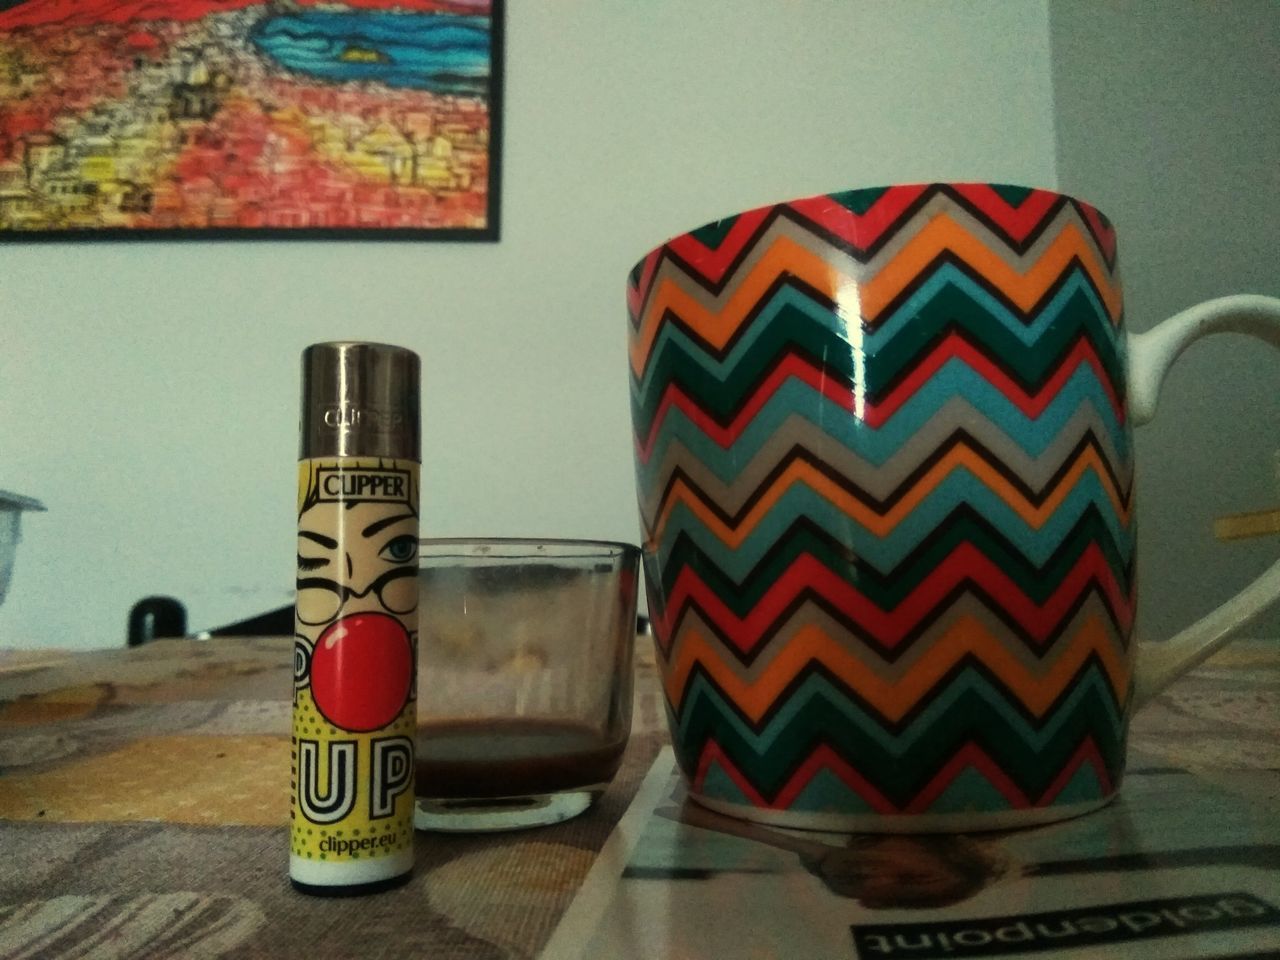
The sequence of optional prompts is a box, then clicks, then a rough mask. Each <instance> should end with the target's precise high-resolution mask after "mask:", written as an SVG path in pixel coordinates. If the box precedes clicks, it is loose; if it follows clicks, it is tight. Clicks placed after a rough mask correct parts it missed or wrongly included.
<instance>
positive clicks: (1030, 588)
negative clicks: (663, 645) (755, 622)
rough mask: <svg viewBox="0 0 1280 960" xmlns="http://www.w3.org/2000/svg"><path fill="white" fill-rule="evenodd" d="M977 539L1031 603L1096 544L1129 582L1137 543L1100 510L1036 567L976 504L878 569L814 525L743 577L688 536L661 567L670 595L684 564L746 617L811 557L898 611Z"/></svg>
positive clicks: (801, 528)
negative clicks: (1119, 537) (1118, 538)
mask: <svg viewBox="0 0 1280 960" xmlns="http://www.w3.org/2000/svg"><path fill="white" fill-rule="evenodd" d="M966 543H969V544H972V545H973V546H975V547H977V548H978V549H979V550H980V551H981V552H982V553H983V555H985V556H986V557H987V558H988V559H990V560H991V561H992V563H993V564H994V565H995V566H996V567H998V568H999V569H1000V570H1002V571H1003V572H1004V573H1005V574H1006V575H1007V576H1008V577H1009V578H1010V579H1011V580H1012V581H1013V582H1014V583H1016V584H1017V586H1018V588H1019V590H1021V591H1022V593H1023V594H1024V595H1025V596H1027V597H1029V598H1030V599H1031V600H1032V601H1033V602H1034V603H1037V604H1042V603H1044V601H1045V600H1046V599H1048V598H1049V597H1050V596H1052V595H1053V594H1054V593H1056V592H1057V590H1058V589H1059V587H1060V585H1061V583H1062V580H1063V578H1064V577H1065V576H1066V574H1067V573H1068V572H1070V571H1071V569H1072V568H1073V567H1074V566H1075V565H1076V563H1077V562H1078V561H1079V559H1080V557H1081V555H1082V554H1083V553H1084V552H1085V551H1086V550H1087V549H1088V548H1089V547H1090V546H1093V545H1096V546H1098V547H1099V549H1101V551H1102V554H1103V556H1104V558H1105V559H1106V562H1107V566H1108V568H1109V569H1110V570H1111V573H1112V575H1113V576H1114V577H1115V578H1116V581H1117V583H1118V584H1119V586H1120V589H1121V590H1122V591H1123V592H1125V593H1127V592H1128V591H1129V587H1130V575H1131V567H1130V561H1131V558H1132V544H1131V543H1129V544H1127V549H1122V548H1121V547H1120V545H1119V544H1117V543H1116V542H1115V540H1114V539H1113V538H1112V536H1111V530H1110V529H1108V527H1107V526H1106V524H1105V523H1104V522H1103V521H1102V518H1101V517H1100V515H1099V514H1098V512H1097V511H1096V510H1088V511H1086V512H1085V514H1084V515H1083V516H1082V517H1081V518H1080V519H1079V521H1078V522H1077V523H1076V525H1075V526H1074V527H1073V528H1072V529H1071V530H1070V531H1069V532H1068V533H1067V535H1066V537H1065V538H1064V539H1063V541H1062V543H1061V544H1060V545H1059V547H1058V549H1057V550H1055V551H1054V553H1053V556H1051V557H1050V558H1049V561H1048V563H1046V564H1044V565H1040V566H1037V565H1034V564H1030V563H1028V562H1027V560H1026V558H1025V557H1024V556H1023V555H1022V554H1021V552H1019V551H1018V550H1017V549H1016V548H1015V547H1013V546H1012V545H1011V544H1010V543H1009V541H1008V540H1006V539H1005V538H1004V537H1002V536H1001V535H1000V533H999V531H997V530H995V529H993V528H992V526H991V525H990V524H989V523H988V522H987V521H986V520H985V518H984V517H983V516H982V515H981V514H979V513H977V512H976V511H974V510H972V509H968V508H965V507H960V508H958V509H956V510H955V511H953V512H952V513H951V514H949V515H948V516H947V517H946V519H945V520H944V521H943V522H942V524H941V525H940V526H939V527H938V529H937V530H936V531H935V532H934V534H933V535H932V536H931V537H930V538H929V539H928V540H927V541H926V542H925V543H924V544H922V545H921V547H920V548H919V549H918V550H916V551H915V552H913V553H912V554H911V555H910V556H909V557H907V558H906V560H905V561H904V562H903V563H902V564H900V565H898V566H896V567H894V568H893V570H891V571H888V572H887V573H883V574H882V573H880V572H879V571H878V570H876V569H874V568H873V567H871V566H870V565H868V564H867V563H865V562H864V561H863V560H862V559H861V558H860V557H858V556H857V555H856V554H851V553H849V552H848V551H845V550H843V549H842V548H841V547H840V546H839V545H838V544H836V543H835V542H834V541H833V540H832V538H831V537H830V536H828V535H827V534H825V533H822V532H820V531H819V530H818V529H816V528H815V527H814V526H813V525H812V524H809V523H800V524H797V525H796V526H795V527H792V528H791V529H789V530H787V531H786V532H785V533H784V534H783V535H782V536H781V537H780V538H779V540H778V542H777V544H776V546H775V547H774V548H773V549H771V550H770V551H769V553H768V554H767V555H766V556H765V557H764V558H763V559H762V560H761V562H760V564H759V565H758V566H756V567H755V568H754V569H752V570H751V571H750V573H749V575H748V576H747V578H746V579H745V580H743V581H741V582H738V581H734V580H732V579H730V578H729V577H727V576H725V575H724V573H723V572H722V571H721V570H720V568H719V567H718V566H717V565H716V563H715V561H714V560H713V559H712V558H711V557H710V556H708V555H707V554H706V553H704V552H703V551H701V550H699V549H698V547H697V544H696V543H694V542H693V541H691V540H690V539H689V538H687V537H683V538H680V539H679V540H678V541H676V542H675V543H674V544H673V545H672V548H671V552H670V553H669V554H668V556H667V562H666V563H665V564H664V566H663V578H662V588H663V589H662V594H663V596H667V595H669V594H670V592H671V590H672V589H673V588H674V586H675V582H676V580H677V578H678V577H679V576H680V575H681V573H682V572H683V571H684V570H685V569H686V568H688V569H690V570H692V571H694V572H695V573H697V575H698V577H699V578H701V580H702V581H703V582H704V583H705V584H706V585H707V586H708V587H709V588H710V589H711V592H712V593H713V594H714V595H715V596H716V597H717V598H718V599H719V600H721V601H722V602H723V603H724V604H725V605H726V606H727V607H728V608H729V609H730V610H731V611H733V613H734V614H735V615H736V616H739V617H745V616H746V615H747V614H749V613H750V612H751V611H752V610H753V609H754V608H755V606H756V604H757V603H759V602H760V599H761V597H763V596H764V594H765V593H766V592H767V591H768V590H769V588H770V587H771V586H772V585H773V583H774V581H775V580H776V579H777V578H778V577H779V576H781V575H782V574H783V573H785V572H786V570H787V569H788V568H790V567H791V565H792V564H793V563H795V561H796V560H797V559H799V558H800V557H802V556H809V557H813V558H814V559H816V560H818V561H819V562H820V563H821V564H822V565H823V566H824V567H826V568H827V569H828V570H830V571H831V572H832V573H834V574H835V575H836V576H838V577H840V579H842V580H844V581H845V582H846V583H848V584H850V585H852V586H854V587H856V588H857V589H858V590H859V592H861V593H862V594H863V595H864V596H866V597H868V598H870V599H871V600H872V601H873V602H874V603H875V604H876V606H878V607H880V609H882V610H891V609H894V608H896V607H897V606H898V605H899V604H900V603H901V602H902V601H903V599H904V598H905V597H907V596H908V595H909V594H910V593H911V591H912V590H914V589H915V588H916V587H917V586H918V585H919V584H920V582H921V581H922V580H924V579H926V578H927V577H928V576H929V575H930V574H931V573H932V572H933V571H934V569H936V567H937V565H938V564H939V563H940V562H941V561H942V560H943V559H944V558H945V557H947V556H948V555H950V554H951V553H952V552H953V551H954V550H956V549H957V548H958V547H960V546H961V545H963V544H966Z"/></svg>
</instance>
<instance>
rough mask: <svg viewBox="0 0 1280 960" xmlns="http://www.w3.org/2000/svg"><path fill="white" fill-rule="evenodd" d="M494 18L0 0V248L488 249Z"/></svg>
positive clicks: (312, 6)
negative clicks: (455, 244) (13, 244)
mask: <svg viewBox="0 0 1280 960" xmlns="http://www.w3.org/2000/svg"><path fill="white" fill-rule="evenodd" d="M503 26H504V10H503V0H0V240H8V241H15V240H18V241H31V240H64V239H94V238H103V239H106V238H125V239H148V238H166V239H172V238H175V237H184V238H197V239H198V238H204V237H209V238H244V239H256V238H290V239H292V238H328V237H333V238H344V239H350V238H369V239H429V240H481V241H494V240H497V239H498V210H499V176H498V174H499V160H500V147H501V136H500V133H501V119H502V112H501V111H502V66H503Z"/></svg>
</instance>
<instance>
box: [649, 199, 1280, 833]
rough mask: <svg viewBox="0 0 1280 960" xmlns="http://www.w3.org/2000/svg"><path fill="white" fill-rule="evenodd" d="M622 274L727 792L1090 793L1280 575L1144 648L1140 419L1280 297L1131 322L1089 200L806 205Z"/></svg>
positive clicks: (742, 812) (699, 684) (662, 499)
mask: <svg viewBox="0 0 1280 960" xmlns="http://www.w3.org/2000/svg"><path fill="white" fill-rule="evenodd" d="M627 293H628V307H629V313H630V318H631V326H630V363H631V397H632V422H633V426H634V429H635V450H636V476H637V493H638V499H639V506H640V516H641V523H642V525H643V529H644V569H645V580H646V587H647V590H648V596H649V609H650V615H651V619H652V621H653V627H654V633H655V638H656V644H657V650H658V659H659V665H660V668H661V674H662V681H663V684H664V687H665V694H666V701H667V706H668V719H669V722H670V729H671V736H672V741H673V743H674V746H675V751H676V755H677V758H678V761H679V764H680V767H681V769H682V771H683V773H684V775H685V777H686V778H687V781H688V785H689V788H690V792H691V793H692V795H693V796H694V798H695V799H697V800H698V801H700V802H701V803H703V804H704V805H706V806H708V807H711V808H712V809H714V810H718V811H720V812H723V813H728V814H732V815H737V816H741V817H746V818H749V819H753V820H758V821H763V822H766V823H773V824H778V825H783V826H794V827H807V828H816V829H826V830H851V831H875V830H883V831H951V830H956V831H969V830H979V829H991V828H1005V827H1011V826H1019V825H1025V824H1032V823H1041V822H1047V821H1050V820H1056V819H1060V818H1064V817H1069V816H1073V815H1075V814H1078V813H1083V812H1085V811H1088V810H1091V809H1094V808H1096V807H1098V806H1101V805H1102V804H1104V803H1106V802H1107V801H1108V800H1109V799H1110V798H1111V797H1112V796H1113V795H1114V793H1115V791H1116V790H1117V789H1118V787H1119V785H1120V780H1121V777H1122V774H1123V770H1124V758H1125V736H1126V730H1127V727H1128V718H1129V716H1130V714H1131V712H1132V710H1133V709H1134V708H1135V707H1137V706H1139V705H1141V703H1142V702H1143V701H1144V700H1145V699H1147V698H1149V697H1150V696H1152V695H1153V694H1154V693H1155V692H1156V691H1158V690H1159V689H1161V688H1162V687H1163V686H1164V685H1165V684H1167V683H1168V682H1170V681H1171V680H1172V679H1173V678H1174V677H1176V676H1177V675H1178V674H1179V673H1181V672H1183V671H1185V670H1186V669H1188V668H1189V667H1191V666H1192V665H1194V664H1196V663H1198V662H1199V661H1200V660H1202V659H1204V657H1206V656H1208V655H1209V653H1210V652H1212V651H1213V650H1214V649H1215V648H1216V647H1217V646H1218V645H1219V644H1221V643H1222V642H1223V641H1224V640H1225V639H1226V636H1227V634H1228V633H1230V632H1231V631H1233V630H1234V629H1236V628H1237V627H1238V626H1240V625H1242V624H1243V623H1244V622H1245V621H1246V620H1248V619H1249V618H1250V617H1251V616H1252V615H1253V614H1255V613H1257V612H1259V611H1260V610H1262V609H1263V608H1264V607H1266V606H1267V605H1269V604H1270V603H1272V602H1273V601H1275V600H1276V599H1277V596H1280V563H1278V564H1276V565H1275V566H1273V567H1272V568H1271V569H1270V570H1269V571H1268V572H1267V573H1265V574H1263V576H1262V577H1261V578H1259V579H1258V580H1257V581H1255V583H1254V584H1253V585H1251V586H1250V587H1248V588H1246V590H1245V591H1244V592H1243V593H1241V594H1239V595H1238V596H1237V597H1236V598H1235V599H1234V600H1232V601H1230V602H1229V603H1228V604H1226V605H1224V606H1223V607H1221V608H1219V609H1218V610H1217V611H1215V612H1214V613H1213V614H1210V615H1209V616H1208V617H1206V618H1205V619H1204V620H1202V621H1201V622H1199V623H1197V624H1195V625H1194V626H1192V627H1191V628H1189V629H1187V630H1186V631H1184V632H1183V633H1182V634H1180V635H1179V636H1178V637H1176V638H1174V639H1173V640H1172V641H1170V642H1168V643H1163V644H1157V645H1153V646H1149V647H1148V646H1146V645H1143V646H1142V648H1141V651H1140V652H1141V656H1138V654H1139V648H1138V646H1137V645H1136V644H1135V643H1134V641H1133V639H1132V636H1131V633H1132V624H1133V614H1134V599H1135V594H1134V525H1133V450H1132V438H1131V427H1132V426H1133V425H1134V424H1141V423H1144V422H1145V421H1147V420H1149V419H1150V418H1151V416H1152V415H1153V413H1154V410H1155V404H1156V396H1157V393H1158V390H1159V386H1160V382H1161V380H1162V379H1163V377H1164V374H1165V372H1166V371H1167V370H1168V368H1169V366H1170V364H1171V363H1172V362H1173V360H1174V359H1175V358H1176V357H1177V355H1178V354H1179V353H1181V352H1182V350H1183V349H1185V348H1186V347H1187V345H1188V344H1189V343H1190V342H1191V341H1192V340H1194V339H1196V338H1197V337H1200V336H1202V335H1205V334H1208V333H1214V332H1218V331H1236V332H1243V333H1249V334H1252V335H1254V336H1257V337H1259V338H1261V339H1263V340H1265V341H1268V342H1270V343H1271V344H1272V345H1273V346H1277V347H1280V300H1275V299H1270V298H1266V297H1257V296H1239V297H1228V298H1224V299H1221V300H1214V301H1210V302H1208V303H1205V304H1201V305H1200V306H1198V307H1193V308H1191V309H1190V310H1187V311H1185V312H1183V313H1181V314H1178V315H1177V316H1175V317H1172V318H1170V319H1169V320H1166V321H1165V322H1164V323H1163V324H1161V325H1160V326H1159V327H1157V328H1156V329H1154V330H1152V331H1151V332H1149V333H1145V334H1138V335H1133V334H1128V335H1127V334H1126V333H1125V332H1124V329H1123V322H1122V321H1123V313H1124V310H1123V300H1122V294H1121V289H1120V283H1119V279H1118V277H1117V273H1116V238H1115V232H1114V230H1113V229H1112V226H1111V224H1110V223H1109V222H1108V220H1107V219H1106V218H1105V217H1104V216H1102V214H1100V213H1099V212H1098V211H1097V210H1096V209H1094V208H1093V207H1091V206H1089V205H1088V204H1086V203H1082V202H1080V201H1079V200H1075V199H1073V198H1071V197H1067V196H1063V195H1061V194H1057V193H1052V192H1049V191H1045V190H1033V189H1027V188H1021V187H1011V186H1004V185H987V184H926V185H915V186H894V187H887V188H876V189H860V190H851V191H848V192H844V193H836V194H830V195H824V196H817V197H810V198H808V199H804V200H798V201H793V202H789V203H780V204H776V205H772V206H766V207H761V208H759V209H756V210H752V211H749V212H747V213H742V214H739V215H737V216H733V217H729V218H727V219H724V220H719V221H716V222H714V223H710V224H707V225H706V226H703V227H700V228H699V229H697V230H693V231H691V232H689V233H686V234H684V235H682V236H679V237H676V238H674V239H672V240H670V241H669V242H667V243H665V244H663V245H662V246H661V247H659V248H657V249H656V250H654V251H653V252H651V253H650V254H649V255H648V256H647V257H645V258H644V259H643V260H642V261H640V263H639V264H637V265H636V267H635V269H634V270H633V271H632V273H631V275H630V282H629V285H628V291H627ZM1135 659H1136V660H1138V661H1139V662H1138V665H1137V668H1136V669H1135ZM1146 661H1149V662H1146Z"/></svg>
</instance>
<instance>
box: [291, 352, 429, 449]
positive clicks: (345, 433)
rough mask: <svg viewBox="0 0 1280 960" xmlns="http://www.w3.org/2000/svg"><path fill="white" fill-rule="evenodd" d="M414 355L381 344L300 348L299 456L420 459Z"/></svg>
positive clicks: (418, 375) (417, 375)
mask: <svg viewBox="0 0 1280 960" xmlns="http://www.w3.org/2000/svg"><path fill="white" fill-rule="evenodd" d="M420 369H421V364H420V363H419V360H418V355H417V354H416V353H414V352H413V351H412V350H406V349H405V348H404V347H395V346H391V345H389V344H385V343H356V342H350V341H339V342H335V343H316V344H312V345H311V346H309V347H307V349H306V350H304V351H303V352H302V422H301V425H300V427H301V428H300V430H299V435H300V437H301V450H300V451H299V457H300V458H301V459H307V458H309V457H389V458H394V459H398V460H413V461H415V462H418V463H421V462H422V454H421V427H420V424H419V400H418V398H419V393H420V384H421V373H420Z"/></svg>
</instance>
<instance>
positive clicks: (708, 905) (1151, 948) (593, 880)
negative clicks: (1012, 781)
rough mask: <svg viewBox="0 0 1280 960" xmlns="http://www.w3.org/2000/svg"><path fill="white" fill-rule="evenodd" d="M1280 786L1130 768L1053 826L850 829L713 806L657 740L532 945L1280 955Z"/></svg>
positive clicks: (644, 954)
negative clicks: (613, 819) (637, 784)
mask: <svg viewBox="0 0 1280 960" xmlns="http://www.w3.org/2000/svg"><path fill="white" fill-rule="evenodd" d="M1278 783H1280V777H1277V776H1276V774H1275V773H1274V772H1269V771H1254V772H1232V773H1230V774H1227V773H1221V774H1220V775H1219V774H1215V775H1214V777H1213V779H1212V780H1210V779H1207V778H1206V777H1203V776H1200V775H1197V774H1194V773H1190V772H1188V771H1185V770H1180V769H1173V768H1156V767H1147V768H1143V767H1142V766H1137V767H1136V768H1134V769H1131V770H1130V772H1129V774H1128V775H1127V776H1126V778H1125V782H1124V786H1123V788H1122V790H1121V796H1120V798H1119V799H1118V800H1117V801H1115V802H1114V803H1112V804H1111V805H1110V806H1108V807H1106V808H1104V809H1103V810H1100V811H1097V812H1095V813H1092V814H1088V815H1086V816H1083V817H1078V818H1076V819H1073V820H1069V821H1065V822H1062V823H1058V824H1051V825H1048V826H1043V827H1036V828H1030V829H1025V830H1013V831H1006V832H1002V833H992V834H970V835H966V836H902V835H897V836H894V835H885V836H869V835H859V836H852V837H851V836H849V835H845V834H826V833H815V832H811V831H795V830H783V829H778V828H774V827H768V826H762V825H759V824H752V823H747V822H745V821H741V820H737V819H734V818H730V817H725V816H721V815H719V814H715V813H712V812H711V811H708V810H706V809H704V808H702V807H700V806H698V805H697V804H696V803H694V802H692V801H690V800H689V799H688V798H687V796H686V794H685V791H684V787H683V786H682V784H681V782H680V778H679V776H678V774H677V772H676V770H675V767H674V763H673V760H672V755H671V752H670V750H669V749H668V750H664V751H663V752H662V754H660V755H659V757H658V760H657V761H656V762H655V764H654V767H653V769H652V770H651V771H650V773H649V776H648V778H647V779H646V781H645V784H644V785H643V786H642V788H641V789H640V791H639V792H638V794H637V796H636V800H635V801H634V803H633V804H632V807H631V809H630V810H629V811H628V813H627V814H626V816H624V818H623V820H622V822H621V823H620V824H619V826H618V828H617V830H616V831H615V834H614V836H613V837H612V838H611V839H610V841H609V844H608V845H607V846H606V848H605V850H604V851H603V852H602V854H601V857H600V858H599V859H598V861H597V863H596V865H595V867H594V868H593V869H592V872H591V874H590V875H589V876H588V878H587V881H586V883H585V884H584V886H583V888H582V890H581V891H580V893H579V895H578V897H577V898H576V899H575V901H574V903H573V905H572V906H571V907H570V909H569V911H568V912H567V913H566V915H565V917H564V920H563V921H562V923H561V925H560V927H559V929H557V931H556V932H555V934H554V935H553V937H552V939H551V941H550V942H549V943H548V945H547V948H546V950H545V951H544V953H543V957H544V958H546V960H562V958H573V957H584V958H585V957H591V958H597V957H601V958H602V957H609V958H619V960H626V958H637V960H639V958H644V960H652V958H655V957H662V958H680V960H686V958H688V960H692V958H701V957H707V958H734V960H739V958H741V960H764V958H787V960H811V958H812V960H818V958H850V960H881V958H888V960H893V958H917V960H920V958H962V957H978V956H981V957H1002V958H1007V960H1017V958H1027V960H1030V958H1043V957H1046V956H1049V955H1052V956H1053V957H1054V958H1055V960H1057V958H1065V960H1071V958H1086V957H1087V958H1101V957H1117V958H1124V960H1144V958H1159V960H1180V958H1188V960H1189V958H1199V957H1220V958H1222V957H1234V958H1244V957H1264V956H1280V801H1278V800H1277V785H1278Z"/></svg>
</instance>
